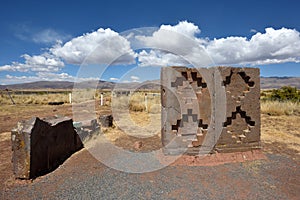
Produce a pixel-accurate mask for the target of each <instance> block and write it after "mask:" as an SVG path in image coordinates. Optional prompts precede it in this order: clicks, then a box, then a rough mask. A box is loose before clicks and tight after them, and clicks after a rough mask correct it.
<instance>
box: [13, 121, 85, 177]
mask: <svg viewBox="0 0 300 200" xmlns="http://www.w3.org/2000/svg"><path fill="white" fill-rule="evenodd" d="M11 142H12V151H13V155H12V162H13V172H14V175H15V177H16V178H21V179H31V178H35V177H37V176H39V175H42V174H45V173H47V172H49V171H52V170H54V169H55V168H56V167H58V166H59V165H60V164H61V163H62V162H63V161H64V160H65V159H67V158H68V157H69V156H70V155H71V154H72V153H74V152H76V151H78V150H79V149H81V148H82V147H83V144H82V142H81V139H80V137H79V135H78V134H77V133H76V130H75V129H74V127H73V121H72V119H70V118H67V117H59V118H57V117H53V118H47V119H44V120H41V119H39V118H37V117H35V118H32V119H31V120H28V121H22V122H19V123H18V124H17V127H16V128H14V129H13V130H12V131H11Z"/></svg>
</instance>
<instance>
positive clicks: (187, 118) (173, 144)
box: [161, 67, 260, 154]
mask: <svg viewBox="0 0 300 200" xmlns="http://www.w3.org/2000/svg"><path fill="white" fill-rule="evenodd" d="M161 85H162V87H161V98H162V99H161V101H162V102H161V103H162V143H163V146H164V151H165V153H166V154H181V153H187V154H199V153H200V154H201V153H210V152H214V151H218V152H236V151H247V150H252V149H257V148H260V103H259V98H260V79H259V69H258V68H233V67H214V68H199V69H195V68H186V67H166V68H162V70H161Z"/></svg>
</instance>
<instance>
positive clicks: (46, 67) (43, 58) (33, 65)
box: [0, 53, 64, 72]
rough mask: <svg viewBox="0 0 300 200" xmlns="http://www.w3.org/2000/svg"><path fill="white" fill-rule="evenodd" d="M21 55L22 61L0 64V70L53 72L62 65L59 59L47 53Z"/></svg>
mask: <svg viewBox="0 0 300 200" xmlns="http://www.w3.org/2000/svg"><path fill="white" fill-rule="evenodd" d="M21 57H23V58H24V59H25V61H24V63H19V62H12V64H10V65H4V66H0V71H18V72H28V71H35V72H39V71H46V72H55V71H59V70H60V69H61V68H62V67H64V63H63V62H62V61H61V60H60V59H58V58H57V57H54V56H52V55H50V54H47V53H44V54H41V55H34V56H30V55H28V54H24V55H22V56H21Z"/></svg>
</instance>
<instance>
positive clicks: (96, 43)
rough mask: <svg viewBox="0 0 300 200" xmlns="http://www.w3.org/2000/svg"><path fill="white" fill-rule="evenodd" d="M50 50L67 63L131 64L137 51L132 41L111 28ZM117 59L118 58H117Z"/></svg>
mask: <svg viewBox="0 0 300 200" xmlns="http://www.w3.org/2000/svg"><path fill="white" fill-rule="evenodd" d="M50 52H51V53H52V54H53V55H55V56H57V57H60V58H62V59H63V60H65V61H66V62H67V63H71V64H76V65H80V64H82V63H83V62H85V64H111V62H113V61H114V64H131V63H133V62H134V61H135V53H134V52H133V50H132V49H131V48H130V42H129V41H127V39H125V38H124V37H122V36H120V35H119V34H118V33H117V32H115V31H113V30H111V29H109V28H108V29H102V28H100V29H98V30H97V31H94V32H91V33H87V34H84V35H82V36H79V37H76V38H73V39H72V40H70V41H68V42H66V43H65V44H63V45H62V44H57V45H55V46H54V47H53V48H51V49H50ZM116 59H117V60H116Z"/></svg>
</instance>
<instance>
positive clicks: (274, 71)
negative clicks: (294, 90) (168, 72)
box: [0, 0, 300, 84]
mask: <svg viewBox="0 0 300 200" xmlns="http://www.w3.org/2000/svg"><path fill="white" fill-rule="evenodd" d="M299 7H300V2H299V1H296V0H294V1H292V0H285V1H267V0H265V1H264V0H260V1H256V0H251V1H241V0H238V1H200V0H198V1H197V0H194V1H189V0H186V1H169V0H165V1H156V0H151V1H141V0H140V1H116V0H109V1H108V0H107V1H89V0H86V1H80V2H77V1H56V0H52V1H30V0H27V1H13V0H12V1H2V2H1V7H0V26H1V31H0V36H1V40H0V84H12V83H20V82H30V81H37V80H74V79H75V77H79V78H81V79H79V80H88V79H89V78H101V79H104V80H110V81H122V82H131V81H144V80H147V79H157V78H159V69H160V67H161V66H165V65H173V64H174V65H180V64H181V65H184V64H185V65H186V64H188V63H190V62H193V61H195V62H198V61H199V59H200V60H203V59H204V60H205V59H206V58H204V57H209V58H210V59H211V63H207V62H206V61H205V62H204V61H203V63H200V65H202V64H203V66H205V65H209V66H210V65H233V66H252V67H260V69H261V75H262V76H298V77H299V76H300V63H299V61H300V36H299V32H300V21H299V19H300V12H299ZM144 27H155V28H148V29H147V28H144ZM134 28H139V29H138V30H139V34H137V33H135V35H134V36H133V37H132V38H134V37H135V36H136V35H138V37H136V38H134V39H132V38H131V39H130V38H129V36H130V33H131V32H134V30H132V29H134ZM164 30H165V32H164ZM166 30H167V32H166ZM173 32H176V33H177V34H179V35H180V36H178V35H176V33H175V34H173ZM128 38H129V39H128ZM137 38H139V39H137ZM187 38H188V39H187ZM168 39H170V41H171V42H170V46H168V43H166V44H161V43H164V41H166V40H168ZM103 40H106V42H104V44H103ZM186 40H188V41H186ZM134 41H137V43H138V44H137V45H136V48H138V49H135V47H134V46H135V44H134ZM189 42H191V44H190V45H195V46H197V48H198V46H201V48H203V49H204V50H205V51H206V54H205V55H204V54H203V55H202V54H201V53H198V52H192V51H191V50H190V51H189V50H188V48H190V47H191V46H188V45H186V44H187V43H189ZM105 43H106V44H105ZM149 47H152V48H149ZM178 49H180V50H182V51H179V50H178ZM198 50H199V49H198ZM95 51H96V53H95ZM199 51H200V50H199ZM97 52H98V53H97ZM91 55H92V56H91ZM195 55H196V57H195ZM199 55H201V56H202V57H201V56H199ZM110 56H111V57H110ZM118 56H121V58H118V59H117V60H115V59H116V58H117V57H118ZM111 59H113V60H111ZM112 61H113V64H111V62H112ZM82 64H85V65H84V66H83V65H82ZM78 72H79V74H78Z"/></svg>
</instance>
